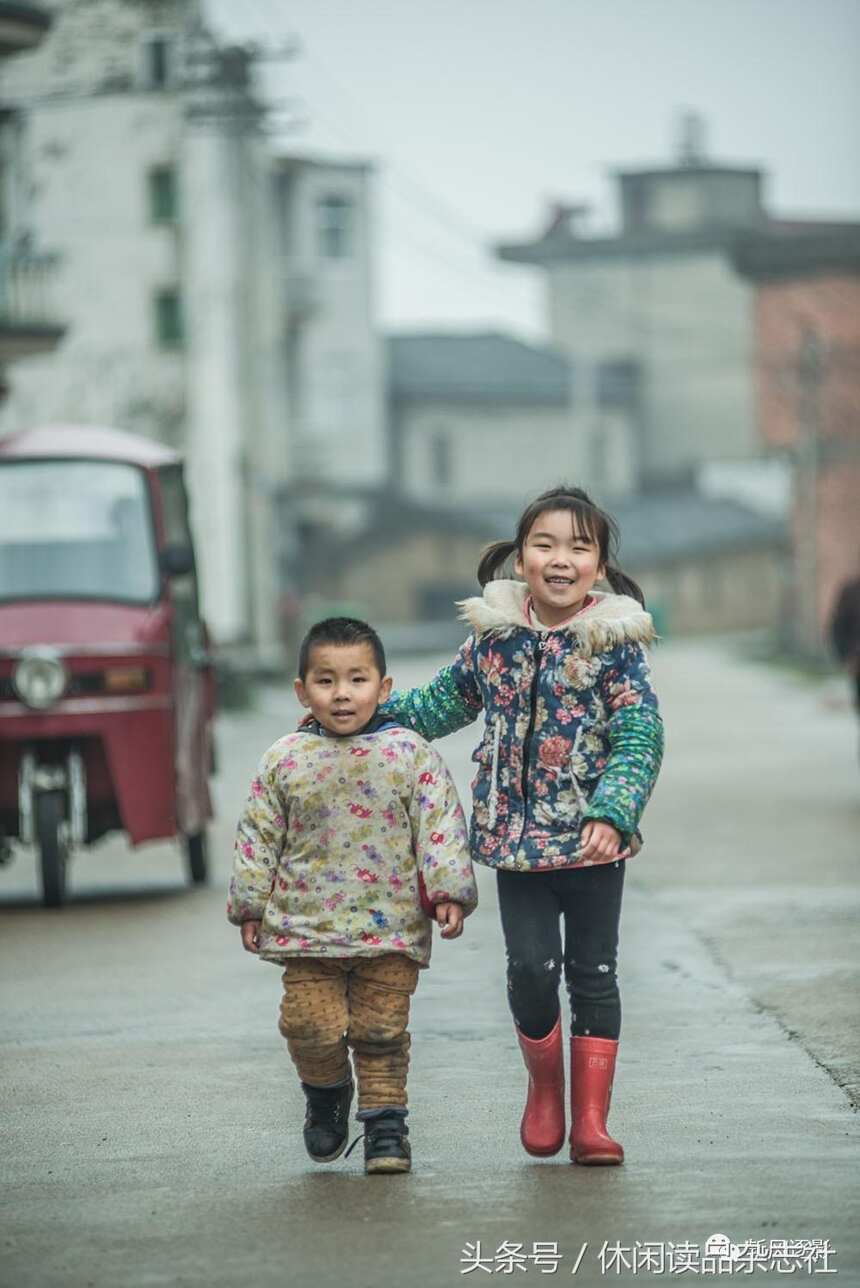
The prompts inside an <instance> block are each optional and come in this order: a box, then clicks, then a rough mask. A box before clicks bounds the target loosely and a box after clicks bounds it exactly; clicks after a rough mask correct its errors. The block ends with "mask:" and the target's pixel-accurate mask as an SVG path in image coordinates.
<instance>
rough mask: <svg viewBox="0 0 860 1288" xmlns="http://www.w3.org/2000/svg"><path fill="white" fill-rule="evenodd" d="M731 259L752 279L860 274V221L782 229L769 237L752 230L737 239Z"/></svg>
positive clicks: (739, 269)
mask: <svg viewBox="0 0 860 1288" xmlns="http://www.w3.org/2000/svg"><path fill="white" fill-rule="evenodd" d="M812 228H814V225H813V226H812ZM732 261H733V263H734V266H735V268H736V269H737V271H738V272H739V273H740V274H741V275H742V276H743V277H749V278H751V279H752V280H753V281H768V280H770V281H774V280H777V279H787V278H793V277H808V276H811V275H821V274H822V273H834V272H837V273H846V272H847V273H860V223H857V224H854V225H850V224H848V225H845V226H844V227H842V228H836V229H830V230H829V231H821V232H817V233H816V232H815V231H812V230H811V231H810V232H783V233H782V234H781V235H779V236H770V237H768V236H766V235H761V234H759V233H749V234H748V235H747V236H746V237H741V238H738V240H737V242H736V243H735V246H734V248H733V253H732Z"/></svg>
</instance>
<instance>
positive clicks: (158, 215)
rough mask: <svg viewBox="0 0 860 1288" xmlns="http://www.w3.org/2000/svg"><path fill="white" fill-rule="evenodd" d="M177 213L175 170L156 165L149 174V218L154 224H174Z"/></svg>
mask: <svg viewBox="0 0 860 1288" xmlns="http://www.w3.org/2000/svg"><path fill="white" fill-rule="evenodd" d="M178 213H179V202H178V197H177V188H176V170H175V169H174V167H173V166H172V165H157V166H154V167H153V168H152V169H151V170H150V172H149V217H150V219H151V220H152V222H153V223H154V224H172V223H175V221H176V218H177V215H178Z"/></svg>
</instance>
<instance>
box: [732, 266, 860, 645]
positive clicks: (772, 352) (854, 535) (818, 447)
mask: <svg viewBox="0 0 860 1288" xmlns="http://www.w3.org/2000/svg"><path fill="white" fill-rule="evenodd" d="M756 317H757V327H758V337H759V344H758V373H759V379H758V413H759V424H760V429H761V433H762V436H763V438H764V440H765V442H766V444H767V445H768V446H769V447H771V448H775V449H786V450H789V451H791V452H792V453H793V454H794V461H795V498H794V513H793V524H792V526H793V559H792V564H793V587H792V595H791V617H792V621H791V623H790V625H791V627H792V635H793V638H794V641H795V644H796V645H797V646H798V647H799V648H800V649H801V650H802V651H803V652H805V653H809V654H820V653H823V652H824V651H826V649H827V648H828V643H827V627H828V622H829V618H830V614H831V612H832V609H833V605H834V602H835V599H836V595H837V593H838V590H839V587H840V586H841V585H842V583H843V582H844V581H845V580H847V579H848V578H849V577H852V576H856V575H857V573H858V572H860V275H858V274H856V273H853V274H852V273H847V272H846V273H844V274H838V273H827V274H821V275H816V276H807V277H798V278H796V279H793V280H790V281H778V282H763V283H762V284H761V285H760V286H759V290H758V295H757V302H756ZM805 330H806V331H807V332H809V331H812V332H814V333H815V335H816V336H817V339H818V342H819V346H820V359H819V367H818V371H817V373H816V372H815V371H813V372H811V373H810V374H809V375H808V376H807V377H806V379H804V377H803V359H802V356H801V354H802V344H803V336H804V331H805Z"/></svg>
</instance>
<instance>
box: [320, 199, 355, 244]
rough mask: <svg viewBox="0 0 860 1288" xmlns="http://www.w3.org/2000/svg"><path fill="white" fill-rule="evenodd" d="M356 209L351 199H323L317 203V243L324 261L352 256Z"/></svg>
mask: <svg viewBox="0 0 860 1288" xmlns="http://www.w3.org/2000/svg"><path fill="white" fill-rule="evenodd" d="M353 223H354V207H353V204H352V202H351V201H350V199H349V197H339V196H328V197H321V198H320V200H319V201H318V202H317V241H318V245H319V253H320V255H321V256H322V257H323V259H347V258H348V256H349V255H351V254H352V240H353V231H354V230H353Z"/></svg>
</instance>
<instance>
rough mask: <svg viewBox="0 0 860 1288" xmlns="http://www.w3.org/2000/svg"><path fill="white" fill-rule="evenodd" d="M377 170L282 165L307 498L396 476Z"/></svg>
mask: <svg viewBox="0 0 860 1288" xmlns="http://www.w3.org/2000/svg"><path fill="white" fill-rule="evenodd" d="M372 181H373V169H372V167H371V166H370V165H368V164H367V163H366V162H361V161H358V162H356V161H337V160H334V159H324V158H319V157H309V156H298V155H293V156H282V157H279V158H278V160H277V162H276V164H275V170H274V185H275V206H276V211H277V222H278V228H279V248H280V256H281V264H282V273H283V282H284V292H283V295H284V320H285V329H286V336H285V339H286V361H287V389H288V398H289V406H290V423H291V442H292V444H293V456H292V466H291V471H290V474H291V481H292V483H293V485H294V486H295V487H296V489H297V491H299V492H301V491H304V490H305V489H306V488H307V487H308V486H311V487H312V488H313V487H316V486H318V485H321V484H326V483H327V484H331V485H333V486H336V487H339V488H340V487H342V486H346V487H349V486H353V487H355V488H357V489H366V488H368V487H373V486H375V485H377V484H378V483H380V482H381V481H382V480H383V478H384V477H385V474H386V468H387V466H386V442H385V434H384V373H383V348H382V341H381V339H380V335H379V330H378V326H377V324H376V319H375V298H374V286H375V282H374V255H373V240H374V226H373V207H372V200H371V185H372Z"/></svg>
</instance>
